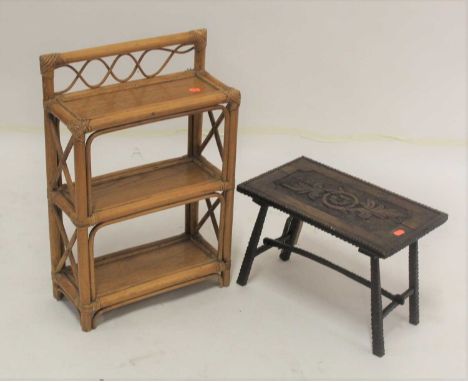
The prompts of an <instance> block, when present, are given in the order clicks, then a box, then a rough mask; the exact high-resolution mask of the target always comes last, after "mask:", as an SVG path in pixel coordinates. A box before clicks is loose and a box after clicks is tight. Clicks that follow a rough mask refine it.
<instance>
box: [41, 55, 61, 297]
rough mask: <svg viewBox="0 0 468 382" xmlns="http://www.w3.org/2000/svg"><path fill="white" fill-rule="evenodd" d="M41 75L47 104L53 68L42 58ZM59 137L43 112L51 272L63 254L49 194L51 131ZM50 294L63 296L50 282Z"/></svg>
mask: <svg viewBox="0 0 468 382" xmlns="http://www.w3.org/2000/svg"><path fill="white" fill-rule="evenodd" d="M40 64H41V74H42V91H43V94H42V95H43V102H47V101H48V100H49V99H50V98H52V97H53V96H54V70H53V67H52V66H50V65H48V63H47V62H45V61H44V59H43V58H41V59H40ZM53 129H54V130H55V132H56V133H57V136H60V129H59V121H58V119H55V118H54V117H53V116H52V115H51V114H49V113H48V112H46V111H44V138H45V159H46V176H47V197H48V199H49V201H48V215H49V240H50V257H51V267H52V272H55V269H56V267H57V264H58V262H59V261H60V257H61V255H62V252H63V248H64V245H63V242H62V238H61V236H60V231H59V228H58V225H57V221H56V217H55V213H57V217H58V218H59V219H62V212H61V211H60V210H59V209H57V208H56V207H55V206H54V205H53V203H52V202H51V200H50V193H51V192H52V191H53V190H52V189H51V187H52V184H51V183H52V180H53V177H54V176H55V174H56V172H57V168H58V152H57V149H56V148H55V146H54V144H53V141H52V134H53V131H52V130H53ZM59 184H60V180H59ZM52 293H53V296H54V297H55V298H56V299H57V300H60V299H61V298H62V297H63V294H62V293H61V292H60V290H59V288H58V287H57V285H56V284H55V282H54V281H52Z"/></svg>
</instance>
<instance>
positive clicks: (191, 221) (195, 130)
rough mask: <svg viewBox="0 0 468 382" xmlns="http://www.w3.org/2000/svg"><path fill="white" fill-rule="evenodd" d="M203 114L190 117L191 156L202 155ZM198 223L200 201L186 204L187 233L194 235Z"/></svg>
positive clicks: (189, 152) (189, 140)
mask: <svg viewBox="0 0 468 382" xmlns="http://www.w3.org/2000/svg"><path fill="white" fill-rule="evenodd" d="M202 124H203V114H201V113H199V114H193V115H190V116H189V117H188V145H187V154H188V156H190V157H197V156H199V155H200V153H199V149H200V144H201V138H202ZM197 224H198V202H194V203H190V204H187V205H186V206H185V233H186V234H188V235H194V234H195V233H196V227H197Z"/></svg>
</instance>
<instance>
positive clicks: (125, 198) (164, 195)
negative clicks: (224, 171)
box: [55, 156, 225, 223]
mask: <svg viewBox="0 0 468 382" xmlns="http://www.w3.org/2000/svg"><path fill="white" fill-rule="evenodd" d="M224 188H225V182H223V180H222V176H221V172H220V171H219V170H218V169H216V168H215V167H214V166H213V165H211V164H209V163H208V162H207V161H206V160H201V159H197V158H194V157H189V156H183V157H180V158H175V159H170V160H166V161H163V162H157V163H151V164H147V165H143V166H139V167H133V168H130V169H126V170H121V171H116V172H112V173H109V174H105V175H101V176H97V177H95V178H93V179H92V180H91V187H90V195H89V197H90V200H91V206H90V207H91V208H90V210H91V215H92V216H93V221H94V222H95V223H98V222H101V221H106V220H111V219H118V218H119V217H123V216H126V215H129V214H132V213H135V212H138V211H145V210H150V209H155V208H159V207H164V206H168V205H171V204H175V203H179V202H183V201H184V200H189V199H193V198H197V197H199V196H201V195H206V194H209V193H213V192H216V191H222V190H223V189H224ZM55 197H56V201H57V202H58V204H59V205H60V204H62V205H60V207H62V206H63V202H64V199H65V201H66V202H67V203H68V204H69V205H73V201H72V199H71V195H70V193H69V190H68V187H67V185H66V184H65V185H63V186H62V187H61V188H60V189H59V190H58V191H57V192H55ZM60 202H62V203H60ZM63 209H64V210H65V212H68V211H67V209H66V208H63ZM71 217H72V218H73V216H71ZM72 220H73V219H72Z"/></svg>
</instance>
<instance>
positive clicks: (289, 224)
mask: <svg viewBox="0 0 468 382" xmlns="http://www.w3.org/2000/svg"><path fill="white" fill-rule="evenodd" d="M301 229H302V220H300V219H297V218H295V217H293V216H290V217H289V218H288V219H287V220H286V224H285V225H284V231H283V233H285V234H287V235H289V238H288V240H286V241H285V244H288V245H295V244H296V243H297V240H298V239H299V234H300V233H301ZM290 257H291V251H290V250H288V249H283V250H281V253H280V259H281V260H283V261H288V260H289V258H290Z"/></svg>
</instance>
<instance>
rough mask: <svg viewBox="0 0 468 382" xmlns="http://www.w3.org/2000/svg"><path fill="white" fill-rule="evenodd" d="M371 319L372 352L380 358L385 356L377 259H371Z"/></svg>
mask: <svg viewBox="0 0 468 382" xmlns="http://www.w3.org/2000/svg"><path fill="white" fill-rule="evenodd" d="M371 319H372V352H373V353H374V354H375V355H376V356H378V357H382V356H383V355H384V354H385V347H384V334H383V312H382V289H381V286H380V266H379V258H378V257H376V256H374V257H371Z"/></svg>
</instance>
